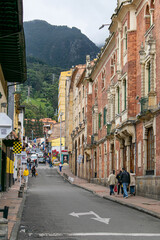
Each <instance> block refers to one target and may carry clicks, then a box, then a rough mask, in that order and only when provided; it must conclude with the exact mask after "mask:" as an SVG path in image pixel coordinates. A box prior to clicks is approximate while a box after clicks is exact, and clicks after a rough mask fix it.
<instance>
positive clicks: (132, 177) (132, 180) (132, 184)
mask: <svg viewBox="0 0 160 240" xmlns="http://www.w3.org/2000/svg"><path fill="white" fill-rule="evenodd" d="M135 186H136V179H135V173H133V171H132V170H130V194H131V195H132V196H135Z"/></svg>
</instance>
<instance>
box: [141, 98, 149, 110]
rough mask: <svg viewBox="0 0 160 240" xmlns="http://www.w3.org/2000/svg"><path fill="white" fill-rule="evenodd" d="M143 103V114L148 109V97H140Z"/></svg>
mask: <svg viewBox="0 0 160 240" xmlns="http://www.w3.org/2000/svg"><path fill="white" fill-rule="evenodd" d="M140 104H141V114H144V113H146V112H147V111H148V97H143V98H141V99H140Z"/></svg>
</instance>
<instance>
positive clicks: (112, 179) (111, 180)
mask: <svg viewBox="0 0 160 240" xmlns="http://www.w3.org/2000/svg"><path fill="white" fill-rule="evenodd" d="M116 182H117V180H116V176H115V171H114V170H113V171H111V172H110V175H109V177H108V183H109V188H110V195H112V194H113V195H114V186H115V184H116Z"/></svg>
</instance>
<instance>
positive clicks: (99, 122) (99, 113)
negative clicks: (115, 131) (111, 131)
mask: <svg viewBox="0 0 160 240" xmlns="http://www.w3.org/2000/svg"><path fill="white" fill-rule="evenodd" d="M101 116H102V115H101V113H99V129H100V128H101Z"/></svg>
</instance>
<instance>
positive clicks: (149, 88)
mask: <svg viewBox="0 0 160 240" xmlns="http://www.w3.org/2000/svg"><path fill="white" fill-rule="evenodd" d="M150 91H151V65H150V62H149V64H148V92H150Z"/></svg>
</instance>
